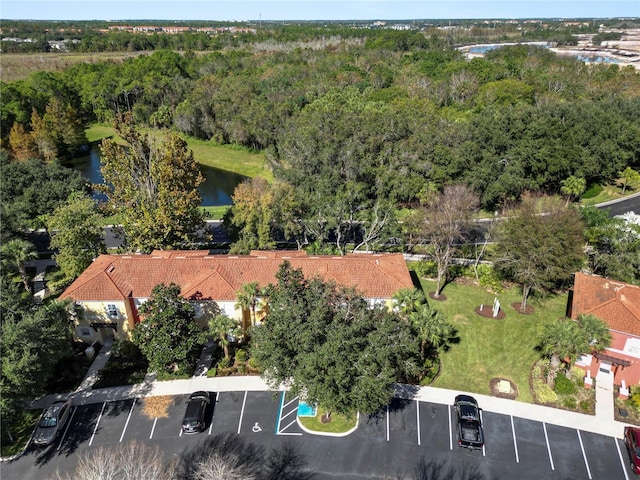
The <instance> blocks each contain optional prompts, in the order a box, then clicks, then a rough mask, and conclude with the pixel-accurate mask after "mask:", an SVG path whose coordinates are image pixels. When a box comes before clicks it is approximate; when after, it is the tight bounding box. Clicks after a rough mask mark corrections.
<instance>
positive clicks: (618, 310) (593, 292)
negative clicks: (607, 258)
mask: <svg viewBox="0 0 640 480" xmlns="http://www.w3.org/2000/svg"><path fill="white" fill-rule="evenodd" d="M581 313H590V314H593V315H595V316H596V317H598V318H600V319H602V320H604V321H605V322H606V323H607V324H608V325H609V327H610V328H611V329H612V330H615V331H618V332H624V333H629V334H631V335H638V336H640V287H638V286H635V285H631V284H628V283H624V282H619V281H617V280H611V279H608V278H603V277H596V276H593V275H585V274H584V273H579V272H578V273H576V275H575V281H574V287H573V300H572V308H571V316H572V317H573V318H577V317H578V315H579V314H581Z"/></svg>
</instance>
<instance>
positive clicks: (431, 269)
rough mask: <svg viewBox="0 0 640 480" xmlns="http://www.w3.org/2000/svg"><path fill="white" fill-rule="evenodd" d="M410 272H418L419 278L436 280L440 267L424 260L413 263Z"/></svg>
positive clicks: (410, 265)
mask: <svg viewBox="0 0 640 480" xmlns="http://www.w3.org/2000/svg"><path fill="white" fill-rule="evenodd" d="M409 270H413V271H414V272H416V275H418V277H425V278H435V277H437V276H438V267H437V266H436V262H433V261H431V260H422V261H420V262H411V263H410V264H409Z"/></svg>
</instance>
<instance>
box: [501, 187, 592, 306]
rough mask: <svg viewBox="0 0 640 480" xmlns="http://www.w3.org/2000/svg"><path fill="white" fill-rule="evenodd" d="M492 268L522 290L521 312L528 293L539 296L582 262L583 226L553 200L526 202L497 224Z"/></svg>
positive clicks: (574, 211)
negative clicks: (533, 292) (534, 292)
mask: <svg viewBox="0 0 640 480" xmlns="http://www.w3.org/2000/svg"><path fill="white" fill-rule="evenodd" d="M498 228H499V233H498V237H499V243H498V245H497V248H496V256H497V258H496V261H495V266H496V268H497V269H498V270H499V271H500V272H501V273H502V274H503V275H505V276H506V277H507V278H509V279H511V280H513V281H515V282H517V283H518V284H519V285H520V286H521V287H522V304H521V308H522V310H523V311H524V310H526V307H527V298H528V296H529V293H530V292H531V291H532V290H536V291H538V293H540V294H543V293H544V292H545V291H548V290H550V289H552V288H554V287H556V286H559V285H561V284H562V283H563V282H568V281H569V280H570V279H571V276H572V274H573V273H574V272H575V271H576V270H577V269H578V268H579V267H580V266H581V265H582V263H583V262H584V260H585V258H584V253H583V251H582V246H583V236H582V231H583V228H584V225H583V223H582V221H581V220H580V217H579V215H578V213H577V212H576V210H574V209H572V208H567V207H565V206H564V205H562V203H561V202H558V201H554V200H553V199H546V198H541V199H528V200H526V201H525V202H523V203H522V205H521V206H520V207H519V208H518V209H515V210H513V211H512V212H509V213H508V214H507V216H506V218H505V219H504V220H503V221H502V223H501V224H500V225H499V227H498Z"/></svg>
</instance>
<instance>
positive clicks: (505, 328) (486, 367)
mask: <svg viewBox="0 0 640 480" xmlns="http://www.w3.org/2000/svg"><path fill="white" fill-rule="evenodd" d="M421 283H422V287H423V289H424V291H425V293H426V294H428V293H429V292H433V291H434V290H435V282H432V281H429V280H421ZM442 293H443V295H446V297H447V300H446V301H435V300H431V299H430V300H429V302H430V305H432V306H433V307H434V308H436V309H437V310H439V311H441V312H443V313H444V314H445V315H446V317H447V319H448V320H449V321H450V322H451V323H453V325H455V327H456V328H457V330H458V337H459V342H458V343H457V344H454V345H452V346H451V348H450V349H449V351H447V352H444V353H443V354H442V371H441V373H440V375H439V376H438V378H437V379H436V380H435V382H434V383H433V386H434V387H439V388H447V389H451V390H464V391H468V392H475V393H481V394H485V395H489V394H490V390H489V382H490V381H491V379H492V378H495V377H500V378H506V379H509V380H511V381H512V382H514V383H515V384H516V386H517V387H518V392H519V393H518V398H517V399H518V400H519V401H523V402H528V403H533V398H532V396H531V392H530V391H529V372H530V370H531V366H532V365H533V363H534V362H535V361H536V360H537V359H538V358H539V356H538V353H537V352H536V351H535V350H534V348H535V346H536V338H537V336H538V333H539V331H540V328H541V325H542V324H543V323H544V321H545V320H547V319H554V318H560V317H562V316H564V314H565V308H566V302H567V295H566V294H564V295H557V296H554V297H552V298H549V299H546V300H536V299H531V300H530V301H529V304H530V305H532V306H533V307H534V313H533V314H532V315H522V314H519V313H517V312H516V311H515V310H514V309H513V308H512V307H511V303H513V302H518V301H520V300H521V294H520V290H519V288H518V287H513V288H511V289H509V290H506V291H505V292H503V293H500V294H498V295H494V294H492V293H490V292H487V291H486V290H485V289H484V288H480V287H477V286H475V285H461V284H458V283H455V282H454V283H450V284H449V285H447V286H446V287H445V288H444V290H443V291H442ZM495 296H497V297H498V300H499V301H500V304H501V306H502V309H503V310H504V312H505V313H506V316H505V318H504V319H503V320H497V319H493V318H484V317H481V316H479V315H476V314H475V313H474V311H475V309H476V308H477V307H479V306H480V305H481V304H484V305H489V308H491V305H492V304H493V299H494V297H495Z"/></svg>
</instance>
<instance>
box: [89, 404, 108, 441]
mask: <svg viewBox="0 0 640 480" xmlns="http://www.w3.org/2000/svg"><path fill="white" fill-rule="evenodd" d="M106 406H107V402H104V403H103V404H102V410H100V415H99V416H98V421H97V422H96V426H95V427H93V433H92V434H91V440H89V446H91V445H92V444H93V438H94V437H95V436H96V432H97V431H98V425H100V419H101V418H102V414H103V413H104V407H106Z"/></svg>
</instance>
